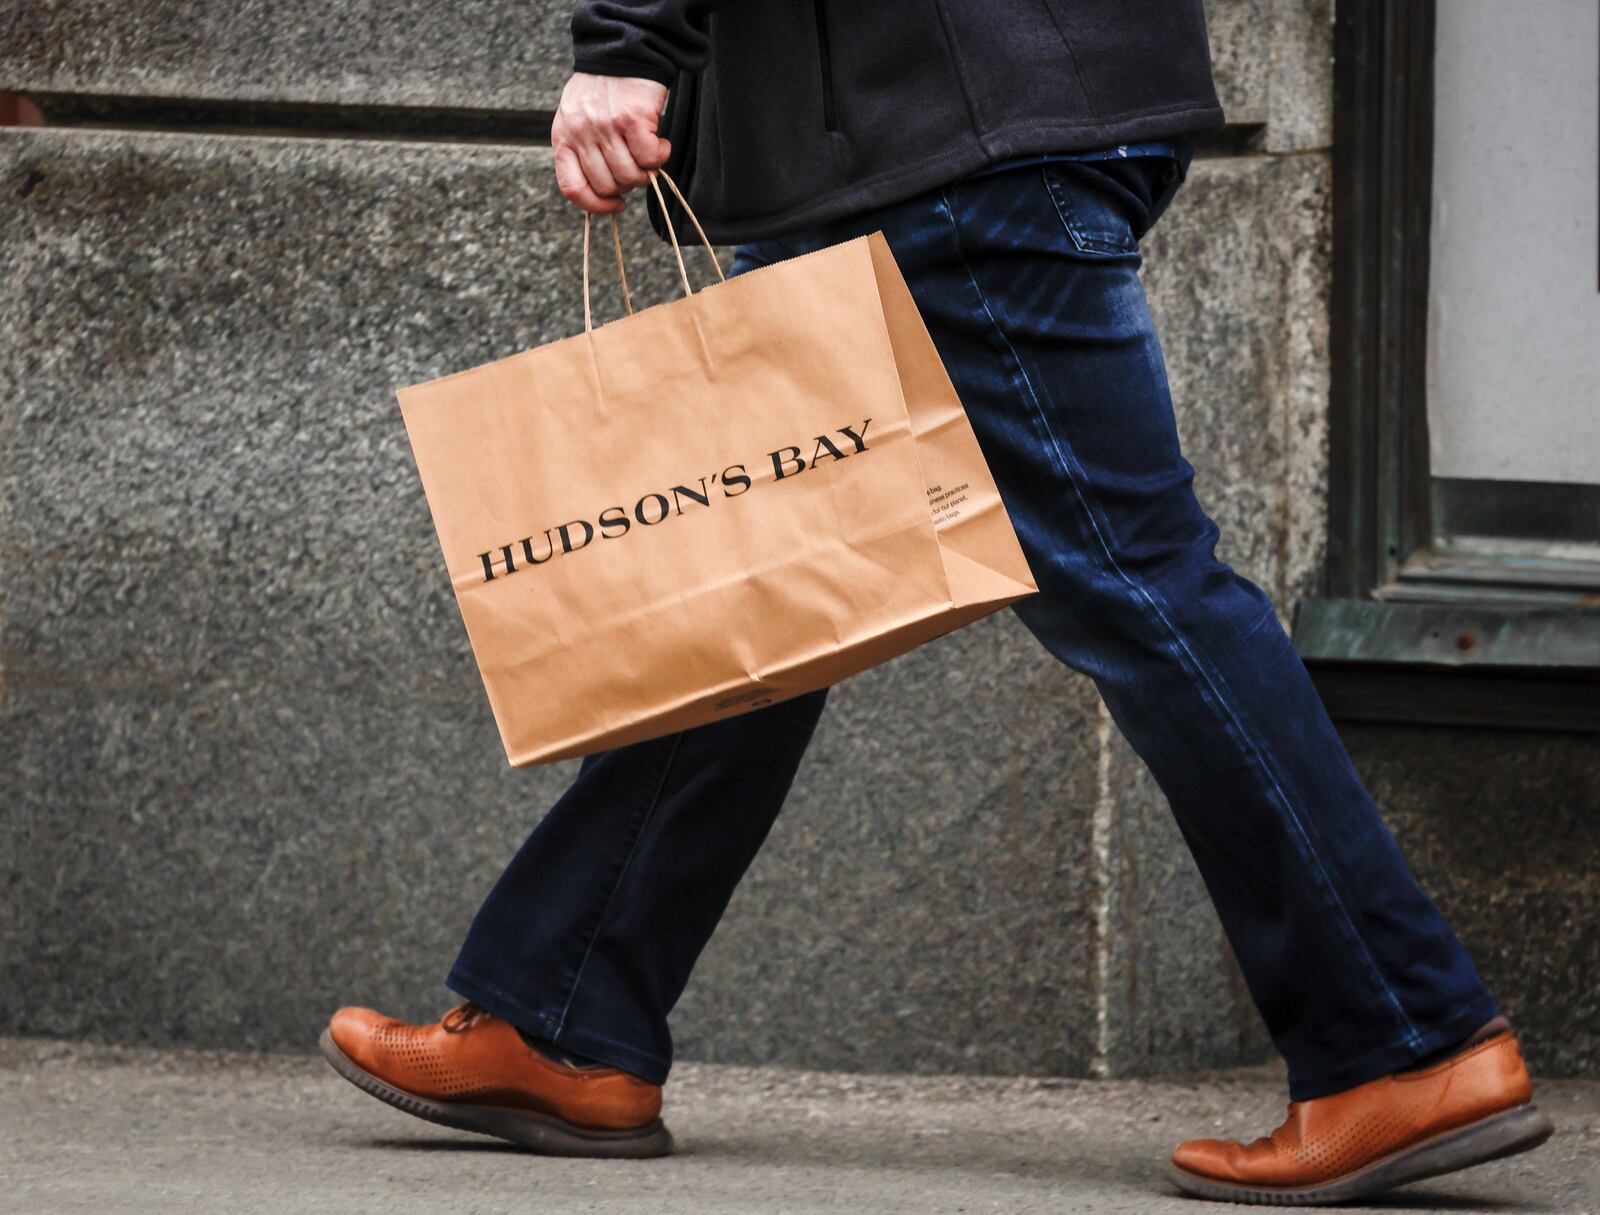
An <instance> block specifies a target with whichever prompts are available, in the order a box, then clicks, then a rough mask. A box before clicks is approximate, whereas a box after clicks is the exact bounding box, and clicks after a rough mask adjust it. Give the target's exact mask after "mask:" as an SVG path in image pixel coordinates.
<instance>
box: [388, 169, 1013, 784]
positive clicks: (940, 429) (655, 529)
mask: <svg viewBox="0 0 1600 1215" xmlns="http://www.w3.org/2000/svg"><path fill="white" fill-rule="evenodd" d="M653 184H655V183H653ZM669 185H670V182H669ZM655 189H656V191H657V195H658V197H660V186H659V184H655ZM674 191H676V188H675V187H674ZM663 209H665V208H663ZM614 223H615V221H613V239H614V241H615V247H616V251H617V262H618V269H619V271H620V270H621V269H622V264H621V243H620V241H617V240H616V233H615V227H614ZM695 226H696V227H697V228H698V227H699V225H698V221H696V224H695ZM671 235H672V242H673V250H674V253H675V255H676V257H677V262H678V269H679V273H680V276H681V278H682V281H683V287H684V292H685V294H684V297H683V298H682V299H679V300H676V301H674V302H671V303H665V304H660V305H657V306H655V307H652V308H648V309H645V310H643V311H640V312H637V313H632V312H631V308H632V305H631V301H630V303H629V308H630V315H627V316H625V317H622V318H620V319H617V320H615V321H612V322H611V323H609V324H605V325H602V326H599V327H594V326H592V323H591V318H590V313H589V306H588V278H589V273H588V268H589V239H588V237H589V228H588V222H587V220H586V222H585V229H584V260H583V278H584V296H585V302H584V314H585V332H584V333H583V334H581V335H578V336H574V337H570V338H565V339H563V340H560V341H556V342H552V343H549V344H547V345H544V346H540V347H537V348H535V349H532V350H526V351H523V352H522V353H520V354H516V355H513V356H511V357H510V358H505V359H501V360H499V361H497V362H494V363H489V364H487V365H486V366H482V367H475V368H473V369H471V370H469V371H463V372H460V373H458V374H455V375H451V376H447V377H445V378H444V379H440V380H435V381H433V382H431V383H426V384H419V385H417V386H415V387H411V388H404V389H401V390H400V391H399V393H398V396H399V399H400V406H401V411H402V413H403V416H404V418H405V425H406V430H407V433H408V435H409V437H410V440H411V446H412V450H413V452H414V454H415V456H416V462H417V469H418V472H419V473H420V474H421V479H422V484H423V488H424V490H425V492H426V494H427V499H428V505H429V508H430V510H431V511H432V515H433V521H434V525H435V527H436V529H437V531H438V535H439V543H440V546H441V548H442V549H443V551H444V559H445V566H446V568H447V569H448V571H449V575H450V580H451V584H452V585H453V587H454V589H455V594H456V599H457V603H458V604H459V606H460V609H461V615H462V618H463V620H464V621H465V623H466V628H467V634H468V637H469V638H470V639H471V643H472V649H473V653H474V655H475V657H476V659H477V663H478V667H479V670H480V671H481V672H482V675H483V682H484V687H485V689H486V690H487V692H488V698H489V704H490V706H491V707H492V709H493V712H494V717H495V721H496V723H497V724H498V726H499V729H500V735H501V738H502V740H503V741H504V743H505V749H506V753H507V756H508V757H509V759H510V761H511V763H512V764H513V765H519V766H520V765H525V764H534V763H540V762H543V761H546V760H554V759H561V758H565V757H569V756H574V755H582V754H587V753H589V752H593V751H597V750H601V749H605V748H609V747H615V746H619V745H622V744H625V743H629V742H636V741H640V740H643V739H647V738H653V737H657V736H660V735H663V734H667V733H672V732H675V731H678V730H682V729H686V728H688V727H690V726H696V725H701V724H703V723H706V722H711V721H716V720H718V719H721V718H724V717H727V716H729V715H731V714H736V713H742V712H746V711H749V710H751V709H756V708H759V707H762V706H764V705H769V704H772V703H774V702H776V701H780V700H783V699H785V698H787V697H791V696H795V695H798V694H800V693H802V692H807V691H811V690H813V689H816V688H820V687H825V686H828V685H831V684H834V683H837V682H838V681H840V680H842V679H844V678H846V677H847V676H849V675H853V674H855V673H857V672H859V671H862V670H864V669H866V668H868V667H872V666H874V665H876V664H878V663H882V662H884V661H886V660H888V659H890V658H893V657H895V656H897V655H899V654H903V653H905V652H906V651H908V650H910V649H913V648H914V647H916V646H918V645H920V644H922V643H923V642H925V641H928V640H930V639H932V638H934V637H937V636H939V635H941V634H944V633H947V632H949V631H951V630H952V629H956V628H959V627H960V626H962V625H964V624H967V623H969V622H971V621H974V620H977V619H978V618H980V617H982V616H985V615H987V614H989V613H991V612H993V611H995V610H997V609H998V608H1000V607H1002V606H1004V605H1005V604H1009V603H1012V602H1014V601H1015V600H1017V599H1020V598H1022V597H1024V596H1026V595H1029V594H1031V593H1033V592H1034V591H1035V589H1036V588H1035V586H1034V582H1033V578H1032V575H1031V574H1030V572H1029V569H1028V565H1027V562H1026V560H1025V559H1024V557H1023V554H1022V550H1021V548H1020V546H1019V545H1018V543H1017V538H1016V534H1015V533H1014V531H1013V530H1012V527H1011V523H1010V520H1009V519H1008V518H1007V516H1006V512H1005V509H1004V507H1003V506H1002V505H1001V501H1000V495H999V493H998V492H997V491H996V489H995V485H994V480H993V478H992V477H991V476H990V473H989V469H988V466H987V465H986V464H985V463H984V459H983V455H982V453H981V452H980V451H979V448H978V443H977V440H976V438H975V437H974V435H973V432H972V428H971V425H970V424H969V423H968V421H967V416H966V413H965V411H964V410H963V409H962V406H961V402H960V400H959V399H958V398H957V396H956V393H955V390H954V388H953V387H952V385H951V383H950V378H949V376H948V375H947V374H946V373H945V370H944V367H943V365H942V364H941V362H940V360H939V357H938V354H937V353H936V351H935V349H934V346H933V342H932V340H931V339H930V338H929V336H928V331H927V329H926V327H925V326H924V325H923V323H922V319H921V317H920V316H919V315H918V313H917V309H916V306H915V304H914V303H913V301H912V298H911V294H910V292H909V290H908V289H907V287H906V284H905V280H904V279H903V278H902V277H901V274H900V272H899V269H898V268H897V267H896V265H895V261H894V257H893V255H892V254H891V253H890V251H889V246H888V244H887V242H886V241H885V240H884V238H883V236H882V234H874V235H872V236H867V237H863V238H860V239H857V240H852V241H848V242H846V243H844V244H840V245H836V246H833V247H831V248H827V249H823V250H821V251H819V252H815V253H811V254H808V255H806V256H802V257H798V258H795V259H794V260H792V261H786V262H782V263H778V264H775V265H772V266H768V267H765V268H762V269H758V270H755V271H752V272H750V273H748V274H743V275H739V276H737V277H735V278H732V279H726V280H724V281H722V282H719V283H717V284H715V285H712V286H710V287H707V288H704V289H702V290H700V291H694V290H693V289H692V287H691V285H690V281H689V278H688V274H687V271H686V269H685V267H684V261H683V255H682V251H681V250H680V249H679V248H678V244H677V237H676V234H675V233H672V234H671ZM701 238H702V241H704V233H703V232H702V233H701ZM705 244H706V248H707V250H708V251H710V252H711V253H712V259H713V261H715V260H716V255H715V252H714V251H713V250H711V246H710V243H709V242H705ZM718 274H719V277H720V275H721V270H720V267H719V268H718ZM625 283H626V279H625V278H624V284H625ZM624 292H626V286H624Z"/></svg>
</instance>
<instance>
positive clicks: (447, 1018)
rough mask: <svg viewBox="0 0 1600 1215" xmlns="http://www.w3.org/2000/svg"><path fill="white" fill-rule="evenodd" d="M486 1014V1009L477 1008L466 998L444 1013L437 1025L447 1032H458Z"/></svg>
mask: <svg viewBox="0 0 1600 1215" xmlns="http://www.w3.org/2000/svg"><path fill="white" fill-rule="evenodd" d="M488 1015H489V1014H488V1011H487V1010H486V1009H483V1008H479V1007H478V1006H477V1005H476V1004H474V1003H473V1002H472V1001H471V1000H467V1001H465V1002H464V1003H461V1004H457V1005H456V1006H455V1007H454V1008H452V1009H451V1010H450V1011H449V1012H447V1013H445V1015H444V1016H443V1017H441V1018H440V1019H439V1025H440V1027H441V1028H442V1029H443V1030H444V1032H445V1033H447V1034H458V1033H460V1032H461V1031H462V1030H464V1029H467V1028H469V1027H470V1026H471V1025H472V1023H473V1022H474V1021H477V1020H478V1019H479V1018H480V1017H486V1016H488Z"/></svg>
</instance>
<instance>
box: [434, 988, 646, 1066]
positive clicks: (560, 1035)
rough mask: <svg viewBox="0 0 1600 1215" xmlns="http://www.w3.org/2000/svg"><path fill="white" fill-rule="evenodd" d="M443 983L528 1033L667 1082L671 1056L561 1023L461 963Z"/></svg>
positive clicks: (556, 1016) (589, 1056)
mask: <svg viewBox="0 0 1600 1215" xmlns="http://www.w3.org/2000/svg"><path fill="white" fill-rule="evenodd" d="M444 985H445V986H446V987H448V988H449V989H450V990H451V991H453V992H455V993H456V995H458V996H461V997H462V998H463V999H467V1000H471V1001H472V1002H473V1003H474V1004H476V1005H478V1006H479V1007H480V1008H483V1009H485V1010H487V1011H488V1012H491V1013H493V1014H494V1015H495V1016H497V1017H499V1018H500V1019H501V1020H502V1021H508V1022H510V1023H511V1024H512V1025H514V1026H516V1027H517V1028H518V1029H520V1030H522V1031H523V1032H524V1033H526V1034H531V1035H532V1036H533V1037H536V1038H543V1039H544V1040H545V1041H547V1042H554V1043H555V1044H556V1045H557V1046H565V1047H569V1048H570V1049H572V1050H573V1051H575V1052H576V1053H578V1054H580V1055H583V1056H584V1057H585V1058H589V1059H593V1060H594V1061H595V1062H596V1063H607V1064H610V1065H611V1066H612V1067H618V1068H621V1069H622V1070H623V1071H625V1072H629V1073H631V1074H632V1075H635V1076H638V1077H639V1078H640V1079H641V1080H645V1081H647V1082H649V1083H650V1084H665V1083H666V1081H667V1073H668V1072H669V1071H671V1069H672V1063H671V1061H670V1060H667V1059H663V1058H661V1056H659V1055H657V1054H654V1053H653V1052H651V1051H645V1050H640V1049H639V1048H637V1047H634V1046H630V1045H628V1044H627V1043H625V1042H617V1041H614V1040H613V1039H611V1038H602V1037H600V1036H598V1035H596V1034H590V1033H586V1032H585V1031H584V1030H582V1029H574V1028H573V1027H572V1026H570V1025H569V1026H565V1027H562V1025H561V1015H560V1013H559V1012H551V1011H548V1010H546V1011H541V1010H539V1009H537V1008H534V1007H533V1006H532V1005H529V1004H524V1003H523V1002H522V1001H521V1000H520V999H518V998H517V997H516V996H514V995H512V994H511V993H510V992H508V991H506V990H505V989H504V988H502V987H500V986H498V985H496V984H494V983H490V982H487V981H486V980H483V979H479V978H476V977H474V976H472V975H469V974H467V973H466V972H464V971H463V970H462V969H461V968H460V967H459V966H457V967H455V968H454V969H452V970H451V971H450V974H449V976H448V977H447V978H446V979H445V981H444Z"/></svg>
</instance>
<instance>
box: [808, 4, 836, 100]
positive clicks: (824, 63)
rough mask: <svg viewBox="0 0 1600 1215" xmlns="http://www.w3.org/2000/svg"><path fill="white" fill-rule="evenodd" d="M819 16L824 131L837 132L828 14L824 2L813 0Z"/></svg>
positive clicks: (818, 37) (819, 53)
mask: <svg viewBox="0 0 1600 1215" xmlns="http://www.w3.org/2000/svg"><path fill="white" fill-rule="evenodd" d="M812 7H813V8H815V10H816V14H817V59H818V61H819V66H820V67H821V69H822V129H823V130H824V131H837V130H838V129H839V113H838V111H837V110H836V109H835V108H834V104H833V58H832V56H831V54H830V53H829V51H828V14H827V11H826V10H825V9H824V7H823V0H813V3H812Z"/></svg>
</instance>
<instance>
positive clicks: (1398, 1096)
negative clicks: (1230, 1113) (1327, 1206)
mask: <svg viewBox="0 0 1600 1215" xmlns="http://www.w3.org/2000/svg"><path fill="white" fill-rule="evenodd" d="M1554 1129H1555V1128H1554V1126H1553V1125H1552V1124H1551V1122H1550V1119H1549V1118H1548V1117H1547V1116H1546V1115H1545V1114H1543V1113H1541V1112H1540V1111H1539V1110H1538V1109H1536V1108H1535V1107H1534V1105H1533V1085H1532V1084H1531V1083H1530V1082H1529V1080H1528V1070H1527V1068H1526V1067H1525V1066H1524V1065H1523V1062H1522V1052H1521V1051H1520V1050H1519V1049H1518V1048H1517V1041H1516V1039H1515V1038H1513V1037H1512V1036H1511V1034H1510V1033H1507V1032H1499V1033H1495V1034H1493V1035H1492V1036H1490V1037H1488V1038H1486V1039H1484V1040H1483V1041H1481V1042H1477V1043H1474V1044H1472V1045H1469V1046H1467V1047H1466V1048H1464V1049H1463V1050H1461V1051H1460V1052H1459V1053H1457V1054H1455V1055H1452V1056H1451V1057H1450V1058H1448V1059H1446V1060H1445V1061H1444V1062H1442V1063H1438V1064H1435V1065H1433V1066H1431V1067H1424V1068H1421V1069H1419V1070H1417V1071H1410V1072H1399V1073H1396V1074H1395V1075H1392V1076H1385V1077H1383V1078H1382V1079H1379V1080H1373V1081H1370V1082H1369V1083H1367V1084H1363V1085H1360V1086H1358V1087H1356V1088H1352V1089H1347V1090H1346V1091H1345V1092H1342V1093H1335V1094H1333V1095H1331V1096H1328V1097H1318V1098H1316V1099H1314V1100H1311V1101H1297V1102H1294V1103H1293V1104H1291V1105H1290V1106H1289V1117H1288V1119H1287V1120H1286V1121H1285V1122H1284V1124H1283V1125H1282V1126H1280V1127H1279V1128H1278V1129H1277V1130H1275V1131H1273V1132H1272V1134H1271V1135H1270V1136H1268V1137H1267V1138H1264V1139H1257V1140H1256V1141H1255V1142H1254V1143H1237V1142H1234V1141H1232V1140H1226V1139H1191V1140H1190V1141H1189V1142H1188V1143H1184V1144H1182V1145H1180V1146H1179V1147H1178V1150H1177V1151H1175V1152H1174V1153H1173V1154H1172V1163H1171V1165H1170V1166H1169V1169H1168V1176H1169V1177H1170V1178H1171V1179H1172V1181H1173V1183H1174V1184H1176V1185H1177V1186H1178V1188H1179V1189H1181V1190H1184V1191H1185V1192H1187V1193H1189V1194H1193V1195H1196V1196H1197V1197H1200V1198H1213V1199H1218V1200H1221V1201H1225V1202H1243V1203H1262V1204H1271V1205H1277V1206H1301V1205H1305V1206H1310V1205H1313V1204H1318V1203H1335V1202H1350V1201H1352V1200H1354V1199H1358V1198H1365V1197H1368V1196H1370V1195H1372V1194H1376V1193H1379V1192H1381V1191H1383V1190H1389V1189H1393V1188H1394V1187H1395V1186H1398V1185H1404V1184H1406V1183H1407V1182H1410V1181H1419V1180H1421V1179H1422V1178H1424V1177H1434V1176H1437V1175H1438V1174H1440V1173H1451V1172H1454V1171H1455V1170H1457V1169H1464V1168H1467V1167H1468V1166H1470V1165H1474V1164H1482V1163H1484V1162H1485V1161H1488V1160H1495V1159H1498V1158H1499V1157H1501V1156H1510V1155H1513V1154H1515V1153H1517V1152H1526V1151H1528V1150H1529V1149H1531V1148H1536V1147H1538V1146H1539V1145H1540V1144H1541V1143H1543V1142H1544V1141H1545V1140H1546V1139H1548V1138H1550V1135H1551V1133H1552V1132H1553V1131H1554Z"/></svg>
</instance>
